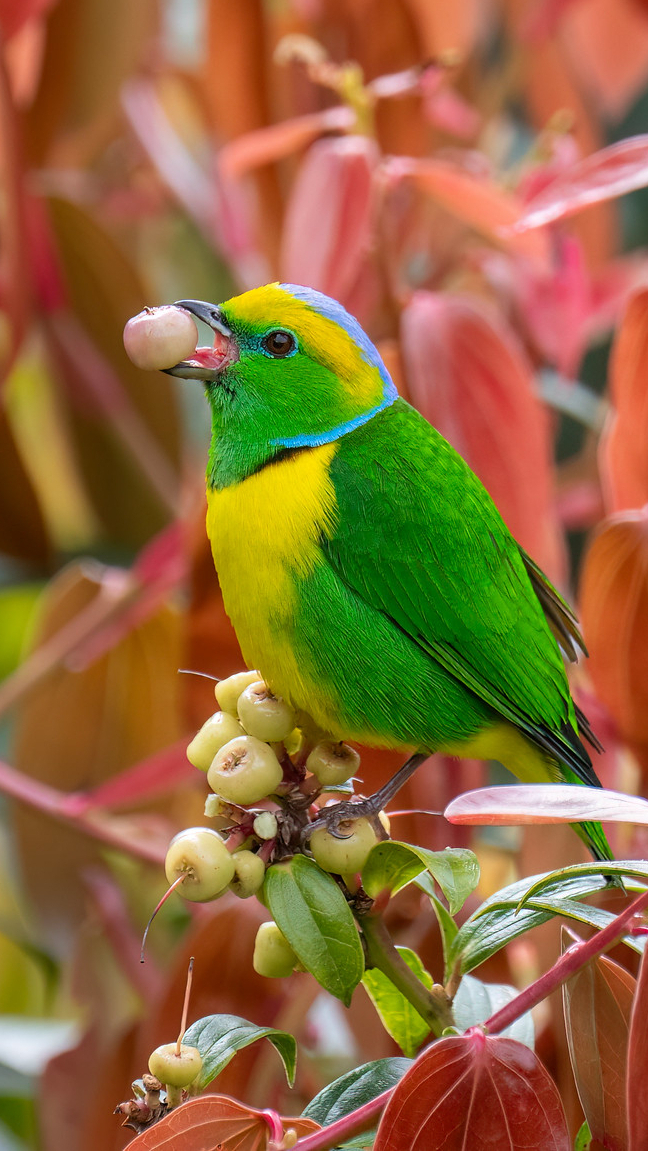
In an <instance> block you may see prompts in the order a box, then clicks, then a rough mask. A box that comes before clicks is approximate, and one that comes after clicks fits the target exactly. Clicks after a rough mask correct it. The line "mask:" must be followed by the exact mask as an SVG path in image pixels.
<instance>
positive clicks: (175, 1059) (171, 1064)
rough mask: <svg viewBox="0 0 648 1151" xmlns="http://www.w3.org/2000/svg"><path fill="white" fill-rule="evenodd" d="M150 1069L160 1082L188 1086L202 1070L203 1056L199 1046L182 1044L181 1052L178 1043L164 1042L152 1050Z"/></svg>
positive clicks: (173, 1085)
mask: <svg viewBox="0 0 648 1151" xmlns="http://www.w3.org/2000/svg"><path fill="white" fill-rule="evenodd" d="M148 1065H149V1071H150V1072H151V1075H155V1078H156V1079H159V1080H160V1083H164V1084H165V1085H166V1086H168V1087H188V1086H189V1084H190V1083H193V1081H194V1079H195V1078H196V1076H197V1075H198V1074H200V1071H201V1070H202V1056H201V1054H200V1051H199V1050H198V1048H197V1047H190V1046H189V1044H188V1043H181V1044H180V1054H179V1055H178V1052H177V1044H176V1043H163V1044H162V1046H161V1047H156V1048H155V1051H152V1052H151V1056H150V1058H149V1063H148Z"/></svg>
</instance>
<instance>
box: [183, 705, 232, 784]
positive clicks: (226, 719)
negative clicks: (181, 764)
mask: <svg viewBox="0 0 648 1151" xmlns="http://www.w3.org/2000/svg"><path fill="white" fill-rule="evenodd" d="M243 734H244V732H243V728H242V727H241V725H240V723H239V722H238V720H236V719H234V716H233V715H230V714H229V712H227V711H217V712H215V713H214V715H210V717H209V719H208V720H206V721H205V723H203V725H202V727H201V729H200V731H198V732H197V733H196V735H194V737H193V739H192V741H191V743H190V744H189V746H188V748H187V759H188V760H189V763H191V764H193V766H194V767H198V768H199V769H200V771H208V770H209V766H210V764H211V761H212V759H213V758H214V756H215V755H216V752H217V751H220V749H221V747H224V745H225V744H226V743H229V741H230V739H234V738H235V736H237V735H243Z"/></svg>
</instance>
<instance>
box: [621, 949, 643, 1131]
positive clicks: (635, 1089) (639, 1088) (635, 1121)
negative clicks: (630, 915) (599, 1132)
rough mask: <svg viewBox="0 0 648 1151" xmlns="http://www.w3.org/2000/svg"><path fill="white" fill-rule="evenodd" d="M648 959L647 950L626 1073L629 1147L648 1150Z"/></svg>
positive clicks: (635, 1008) (631, 1027)
mask: <svg viewBox="0 0 648 1151" xmlns="http://www.w3.org/2000/svg"><path fill="white" fill-rule="evenodd" d="M647 1018H648V961H647V960H646V953H645V951H644V954H643V958H642V960H641V967H640V968H639V978H638V980H637V990H636V993H635V1001H634V1008H633V1010H632V1017H631V1019H630V1036H629V1039H628V1069H627V1073H626V1096H627V1100H626V1106H627V1111H628V1135H629V1144H628V1151H648V1092H647V1091H646V1079H647V1076H648V1043H646V1019H647Z"/></svg>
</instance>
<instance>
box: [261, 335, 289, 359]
mask: <svg viewBox="0 0 648 1151" xmlns="http://www.w3.org/2000/svg"><path fill="white" fill-rule="evenodd" d="M296 346H297V345H296V341H295V337H294V336H292V335H291V334H290V332H282V331H281V330H278V331H276V332H268V334H267V336H264V337H263V347H264V348H265V350H266V352H269V353H270V355H271V356H276V357H278V358H280V357H281V356H289V355H290V353H291V352H293V351H294V350H295V347H296Z"/></svg>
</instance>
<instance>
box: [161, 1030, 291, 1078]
mask: <svg viewBox="0 0 648 1151" xmlns="http://www.w3.org/2000/svg"><path fill="white" fill-rule="evenodd" d="M257 1039H269V1040H270V1042H271V1043H272V1046H273V1047H275V1048H276V1050H277V1052H278V1053H279V1055H280V1056H281V1061H282V1063H283V1065H284V1070H285V1072H286V1079H287V1080H288V1084H289V1086H290V1087H292V1085H293V1083H294V1081H295V1063H296V1060H297V1044H296V1042H295V1039H294V1038H293V1036H292V1035H289V1034H288V1032H287V1031H277V1030H276V1029H275V1028H274V1027H257V1025H256V1024H255V1023H249V1022H248V1021H247V1019H241V1017H240V1016H239V1015H206V1016H205V1017H204V1018H203V1019H197V1020H196V1022H195V1023H192V1024H191V1027H189V1028H187V1030H186V1031H185V1034H184V1038H183V1043H189V1044H191V1046H192V1047H197V1048H198V1050H199V1051H200V1054H201V1056H202V1061H203V1066H202V1071H201V1073H200V1077H199V1079H198V1089H199V1090H200V1091H202V1090H204V1088H205V1087H206V1086H207V1084H208V1083H211V1081H212V1079H215V1078H216V1076H217V1075H220V1073H221V1071H222V1070H223V1068H225V1067H227V1064H228V1063H229V1062H230V1060H231V1059H233V1058H234V1056H235V1055H236V1052H237V1051H242V1049H243V1048H244V1047H249V1046H250V1043H255V1042H256V1040H257Z"/></svg>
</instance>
